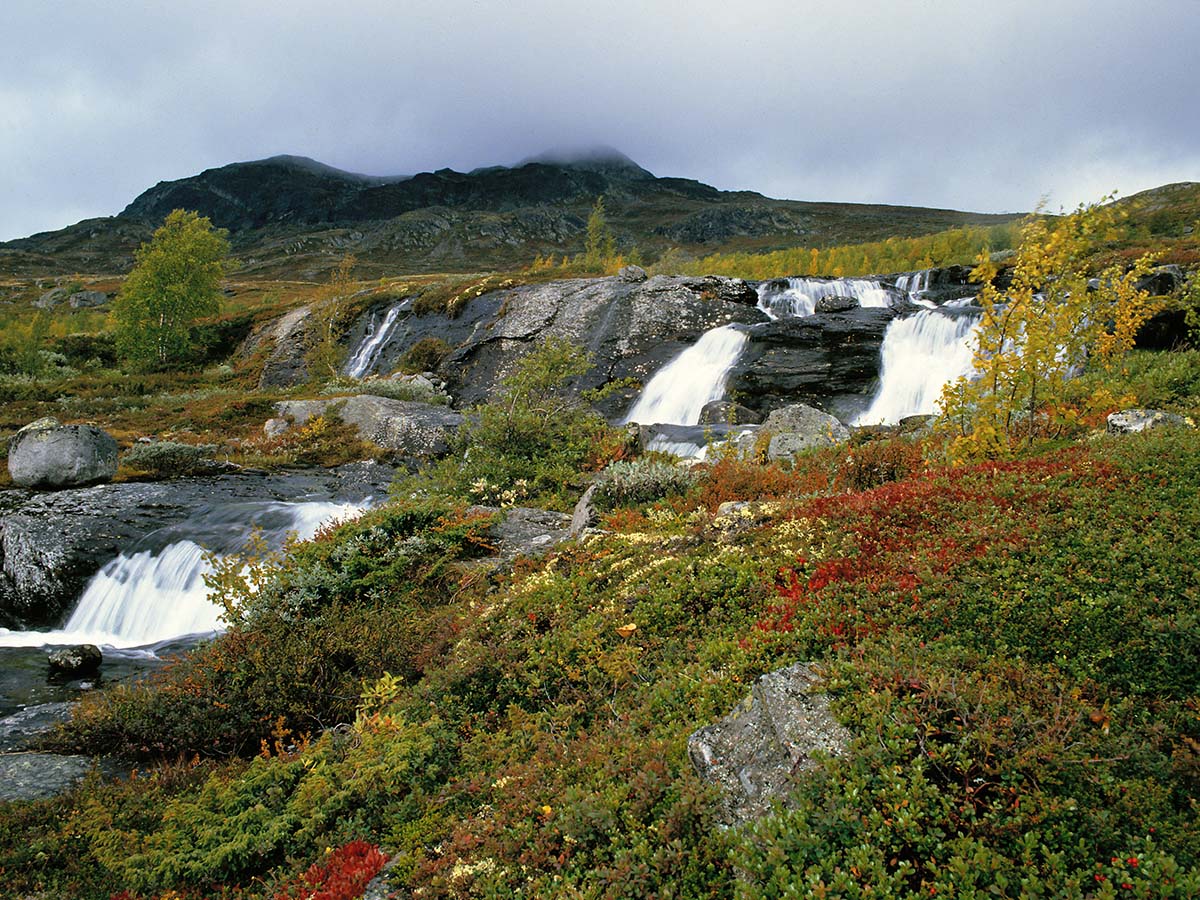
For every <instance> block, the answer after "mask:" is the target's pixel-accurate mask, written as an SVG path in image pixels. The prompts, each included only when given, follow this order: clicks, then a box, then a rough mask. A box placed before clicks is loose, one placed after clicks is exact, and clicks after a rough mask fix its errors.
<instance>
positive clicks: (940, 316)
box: [854, 309, 979, 425]
mask: <svg viewBox="0 0 1200 900" xmlns="http://www.w3.org/2000/svg"><path fill="white" fill-rule="evenodd" d="M978 321H979V318H978V316H973V315H970V314H969V313H959V314H957V315H947V314H946V313H943V312H939V311H937V310H926V309H923V310H921V311H920V312H918V313H915V314H914V315H911V316H906V317H904V318H902V319H895V320H893V321H892V322H891V323H889V325H888V327H887V331H885V332H884V335H883V347H882V349H881V354H882V363H881V367H880V372H879V390H878V392H877V393H876V395H875V397H874V398H873V399H872V401H871V405H870V407H869V408H868V409H867V410H866V412H864V413H862V414H861V415H859V416H858V418H857V419H856V420H855V422H854V424H856V425H878V424H884V425H894V424H895V423H897V422H899V421H900V420H901V419H903V418H904V417H905V416H916V415H929V414H932V413H934V412H936V411H937V402H938V398H939V397H941V395H942V387H943V386H944V385H946V384H947V383H948V382H951V381H954V380H955V379H956V378H958V377H959V376H962V375H967V374H969V373H970V372H971V369H972V367H973V348H974V328H975V324H976V323H977V322H978Z"/></svg>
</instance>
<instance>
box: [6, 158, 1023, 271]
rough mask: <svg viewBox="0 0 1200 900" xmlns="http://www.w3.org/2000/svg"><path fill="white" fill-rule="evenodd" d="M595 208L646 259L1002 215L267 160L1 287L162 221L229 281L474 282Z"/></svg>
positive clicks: (123, 219) (175, 196) (196, 183)
mask: <svg viewBox="0 0 1200 900" xmlns="http://www.w3.org/2000/svg"><path fill="white" fill-rule="evenodd" d="M601 195H603V196H604V198H605V206H606V209H607V215H608V221H609V225H610V227H611V228H612V230H613V232H614V233H615V235H616V237H617V240H618V246H619V248H621V249H625V250H628V249H630V248H632V247H633V246H634V245H636V246H637V247H638V248H640V250H641V251H642V253H643V254H644V255H645V256H647V257H649V258H654V257H656V256H658V255H659V254H661V253H662V252H664V251H666V250H667V249H668V248H671V247H678V248H680V249H681V250H683V251H685V252H689V253H695V254H701V253H711V252H714V251H716V250H772V249H780V248H784V247H794V246H797V245H805V246H827V245H830V244H840V243H848V242H856V241H868V240H879V239H882V238H886V237H890V236H893V235H895V236H910V235H916V234H925V233H930V232H934V231H940V230H943V229H946V228H952V227H956V226H961V225H967V224H971V225H988V224H994V223H997V222H1003V221H1007V220H1009V219H1011V218H1013V216H1011V215H989V214H980V213H966V212H957V211H954V210H945V209H925V208H921V207H903V206H881V205H865V204H850V203H813V202H806V201H794V200H775V199H771V198H769V197H765V196H763V195H762V194H759V193H756V192H753V191H721V190H718V189H716V188H714V187H712V186H710V185H707V184H703V183H701V182H699V181H694V180H691V179H687V178H673V177H659V176H656V175H654V174H652V173H651V172H649V171H647V170H646V169H644V168H642V167H641V166H639V165H638V164H637V163H636V162H634V161H633V160H632V159H630V158H629V157H627V156H625V155H624V154H622V153H620V152H619V151H617V150H614V149H612V148H608V147H599V148H584V149H562V150H552V151H549V152H547V153H543V154H540V155H538V156H536V157H531V158H529V159H525V160H522V161H521V162H519V163H517V164H516V165H514V166H490V167H486V168H480V169H475V170H473V171H471V172H456V171H454V170H453V169H438V170H437V171H434V172H421V173H418V174H415V175H408V176H406V175H399V176H390V177H377V176H368V175H359V174H355V173H351V172H344V171H342V170H340V169H335V168H333V167H331V166H327V165H324V164H322V163H319V162H317V161H315V160H312V159H307V158H305V157H299V156H274V157H271V158H269V159H262V160H255V161H251V162H241V163H232V164H230V165H226V166H221V167H219V168H215V169H208V170H205V171H204V172H201V173H200V174H198V175H193V176H191V177H189V178H182V179H179V180H177V181H166V182H161V183H159V184H157V185H155V186H154V187H152V188H150V189H149V190H147V191H145V192H143V193H142V194H140V195H139V196H138V197H136V198H135V199H134V200H133V201H132V202H131V203H130V204H129V205H128V206H127V207H126V208H125V209H124V210H123V211H122V212H121V213H120V214H119V215H116V216H113V217H110V218H100V219H88V220H85V221H83V222H80V223H78V224H76V225H72V226H70V227H68V228H64V229H61V230H60V231H54V232H46V233H43V234H37V235H33V236H31V237H28V238H23V239H20V240H16V241H10V242H8V243H7V244H0V273H8V274H55V273H64V272H114V273H117V272H122V271H126V270H127V269H128V267H129V266H130V265H131V263H132V254H133V251H134V250H135V249H136V248H137V246H138V245H139V244H140V243H141V242H142V241H144V240H145V239H146V238H147V237H149V235H150V234H151V233H152V232H153V230H154V228H155V227H157V225H159V224H161V222H162V220H163V219H164V218H165V217H166V215H167V214H168V213H169V212H171V210H173V209H177V208H183V209H194V210H197V211H198V212H200V213H201V214H202V215H205V216H208V217H209V218H210V219H212V220H213V222H214V223H215V224H216V225H218V226H220V227H223V228H228V229H229V230H230V232H231V237H232V240H233V244H234V248H235V252H236V253H237V255H238V257H239V259H240V260H241V261H242V269H241V272H242V274H243V275H249V276H251V277H254V276H261V277H300V278H315V277H318V276H319V275H320V274H321V273H323V272H324V271H326V270H328V269H329V268H331V267H332V266H334V265H336V263H337V261H338V260H339V259H340V258H341V257H342V256H343V255H344V254H345V253H347V252H353V253H355V255H356V256H357V257H358V259H359V263H360V271H364V272H367V273H370V272H372V271H377V272H378V273H379V274H384V273H395V272H399V271H408V272H421V271H472V270H479V269H491V268H503V267H506V266H514V265H522V264H525V263H528V262H529V261H530V260H532V259H533V258H534V256H536V255H538V254H548V253H555V254H563V253H571V254H574V253H578V252H580V251H581V250H582V249H583V242H584V236H585V227H586V222H587V216H588V213H589V212H590V210H591V208H592V205H593V204H594V203H595V200H596V198H597V197H598V196H601Z"/></svg>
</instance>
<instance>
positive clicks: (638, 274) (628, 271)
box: [617, 266, 647, 284]
mask: <svg viewBox="0 0 1200 900" xmlns="http://www.w3.org/2000/svg"><path fill="white" fill-rule="evenodd" d="M617 277H618V278H620V279H621V280H622V281H627V282H629V283H630V284H640V283H641V282H643V281H645V280H646V277H647V276H646V270H645V269H643V268H642V267H641V266H623V267H622V268H621V271H620V272H618V273H617Z"/></svg>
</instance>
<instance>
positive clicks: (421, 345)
mask: <svg viewBox="0 0 1200 900" xmlns="http://www.w3.org/2000/svg"><path fill="white" fill-rule="evenodd" d="M453 349H454V348H453V347H451V346H450V345H449V344H448V343H446V342H445V341H443V340H442V339H441V338H436V337H423V338H421V339H420V340H419V341H417V342H416V343H415V344H413V345H412V346H411V347H409V348H408V349H407V350H406V351H405V352H404V356H402V357H401V358H400V370H401V371H402V372H409V373H414V374H415V373H417V372H434V371H437V367H438V366H440V365H441V364H442V361H443V360H445V358H446V357H447V356H449V355H450V352H451V351H452V350H453Z"/></svg>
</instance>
